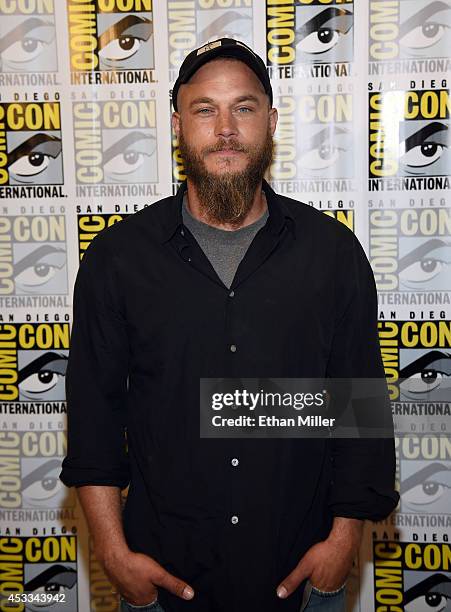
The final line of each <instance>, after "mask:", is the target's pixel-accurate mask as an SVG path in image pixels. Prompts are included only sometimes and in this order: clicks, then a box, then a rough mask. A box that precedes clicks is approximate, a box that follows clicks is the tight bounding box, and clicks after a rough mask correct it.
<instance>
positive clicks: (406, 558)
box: [373, 540, 451, 612]
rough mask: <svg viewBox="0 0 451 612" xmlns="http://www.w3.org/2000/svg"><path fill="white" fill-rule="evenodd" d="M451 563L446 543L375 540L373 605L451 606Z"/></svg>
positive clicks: (412, 609)
mask: <svg viewBox="0 0 451 612" xmlns="http://www.w3.org/2000/svg"><path fill="white" fill-rule="evenodd" d="M450 565H451V547H450V545H449V544H447V543H419V542H397V541H390V540H386V541H377V540H376V541H374V542H373V572H374V609H375V610H387V611H388V610H390V611H391V612H402V611H403V610H404V611H405V612H427V611H428V610H430V611H431V612H432V611H433V610H449V609H451V574H450V571H451V567H450Z"/></svg>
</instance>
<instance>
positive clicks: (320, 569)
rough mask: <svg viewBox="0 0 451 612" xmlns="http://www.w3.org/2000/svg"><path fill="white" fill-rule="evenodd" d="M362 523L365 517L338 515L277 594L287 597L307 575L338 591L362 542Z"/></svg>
mask: <svg viewBox="0 0 451 612" xmlns="http://www.w3.org/2000/svg"><path fill="white" fill-rule="evenodd" d="M362 525H363V521H359V520H356V519H345V518H336V519H335V520H334V527H333V529H332V531H331V533H330V535H329V537H328V538H327V540H324V542H319V543H318V544H314V545H313V546H312V547H311V548H309V550H308V551H307V552H306V553H305V555H304V556H303V557H302V559H301V560H300V561H299V563H298V564H297V566H296V567H295V568H294V570H293V571H292V572H291V573H290V574H288V576H287V577H286V578H285V580H283V581H282V582H281V583H280V585H279V586H278V587H277V595H278V597H280V598H282V599H284V598H285V597H288V596H289V595H291V593H293V592H294V591H295V590H296V589H297V588H298V586H299V585H300V584H301V582H302V581H303V580H306V579H307V578H309V579H310V582H311V583H312V585H313V586H314V587H315V588H317V589H319V590H320V591H336V590H337V589H339V588H340V587H341V586H343V584H344V583H345V582H346V579H347V577H348V575H349V573H350V571H351V568H352V562H353V561H354V557H355V555H356V553H357V550H358V548H359V546H360V540H361V535H362Z"/></svg>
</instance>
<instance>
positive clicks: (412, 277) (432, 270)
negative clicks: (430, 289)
mask: <svg viewBox="0 0 451 612" xmlns="http://www.w3.org/2000/svg"><path fill="white" fill-rule="evenodd" d="M445 265H446V262H444V261H441V260H440V259H435V258H434V257H423V258H422V259H419V260H418V261H415V262H414V263H412V264H411V265H410V266H407V268H405V269H404V270H402V271H401V272H400V273H399V278H400V279H401V280H403V281H410V282H413V283H415V282H416V283H424V282H426V281H430V280H432V279H433V278H435V277H436V276H438V275H439V274H440V273H441V272H442V271H443V268H444V267H445Z"/></svg>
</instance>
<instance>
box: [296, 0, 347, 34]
mask: <svg viewBox="0 0 451 612" xmlns="http://www.w3.org/2000/svg"><path fill="white" fill-rule="evenodd" d="M352 16H353V13H351V12H350V11H346V10H345V9H338V8H335V7H330V8H327V9H325V10H324V11H322V12H321V13H318V15H315V16H314V17H312V18H311V19H309V21H307V22H306V23H304V25H303V26H301V27H300V28H299V30H297V32H296V42H299V41H300V40H301V39H302V38H305V37H306V36H308V35H309V34H311V33H312V32H316V30H318V29H319V28H320V27H321V26H322V25H323V24H324V23H327V22H328V21H330V20H331V19H334V18H337V17H344V18H349V17H352ZM351 27H352V23H351V24H350V25H349V27H348V28H347V29H346V30H344V32H347V31H348V30H350V29H351Z"/></svg>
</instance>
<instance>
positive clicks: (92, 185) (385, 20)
mask: <svg viewBox="0 0 451 612" xmlns="http://www.w3.org/2000/svg"><path fill="white" fill-rule="evenodd" d="M0 17H1V20H0V199H1V203H0V306H1V319H0V414H1V430H0V519H1V538H0V580H1V581H2V588H3V589H4V590H5V591H6V593H7V594H9V593H20V592H22V591H23V590H27V591H33V592H48V591H49V590H51V591H50V592H53V593H55V592H60V593H64V594H65V596H66V603H65V604H55V605H53V606H52V609H54V610H55V612H56V611H57V610H64V611H65V612H69V611H72V610H73V611H74V612H75V611H77V610H80V612H81V611H85V610H88V609H91V610H93V611H94V610H95V611H98V612H100V611H105V612H106V611H110V610H116V609H117V601H116V598H115V596H114V595H112V594H111V589H110V587H109V585H108V583H107V581H106V579H105V577H104V576H103V575H102V572H101V571H100V568H99V566H98V564H97V562H96V560H95V558H94V557H93V554H92V551H91V548H90V542H89V538H88V535H87V532H86V529H85V526H84V522H83V518H82V515H81V511H80V508H79V506H78V505H77V503H76V499H75V495H74V492H73V491H72V490H71V491H68V490H67V489H64V487H63V486H62V485H61V483H60V482H59V480H58V474H59V471H60V465H61V461H62V458H63V456H64V454H65V450H66V434H65V412H66V405H65V397H64V376H65V371H66V364H67V356H68V352H69V348H70V347H69V338H70V325H71V295H72V287H73V282H74V279H75V275H76V272H77V267H78V262H79V260H80V258H81V257H82V256H83V253H84V251H85V249H86V248H87V246H88V245H89V243H90V241H91V240H92V238H93V237H94V236H95V235H96V234H97V233H98V232H99V231H101V230H102V229H103V228H104V227H106V226H107V225H109V224H111V223H115V222H118V221H120V220H121V219H122V218H123V217H124V216H126V215H128V214H132V213H133V212H135V211H137V210H139V209H141V208H142V207H143V206H147V205H150V204H152V202H154V201H156V200H158V199H160V198H161V197H164V196H166V195H168V194H170V193H173V192H174V190H175V189H176V187H177V183H178V181H179V180H180V179H182V178H183V161H182V160H181V158H180V155H179V152H178V149H177V142H176V141H175V139H174V136H173V134H171V130H170V115H171V107H170V90H171V87H172V83H173V82H174V79H175V77H176V74H177V71H178V67H179V66H180V63H181V61H182V60H183V57H184V56H185V55H186V54H187V53H188V52H189V51H190V50H192V49H193V48H195V47H196V46H198V45H200V44H201V43H204V42H207V41H209V40H210V41H211V40H214V39H215V38H218V37H221V36H231V37H236V38H239V39H241V40H243V41H244V42H246V43H248V44H249V45H250V46H252V47H253V48H254V49H255V50H256V52H258V53H259V54H260V55H261V56H262V57H264V58H265V61H266V63H267V65H268V70H269V73H270V76H271V78H272V81H273V88H274V95H275V105H276V106H277V107H278V109H279V114H280V120H279V126H278V129H277V133H276V141H277V146H276V154H275V159H274V163H273V165H272V166H271V168H270V172H269V179H270V181H271V182H272V184H273V186H274V188H275V189H276V190H277V191H279V192H281V193H283V194H286V195H288V196H291V197H293V198H296V199H299V200H302V201H304V202H307V203H308V204H310V205H311V206H314V207H316V208H319V209H320V210H322V211H324V213H325V214H329V215H333V216H335V217H337V218H338V219H339V221H341V222H343V223H345V224H347V225H348V226H349V227H350V228H351V229H352V230H353V231H355V232H356V234H357V236H358V237H359V239H360V241H361V242H362V244H363V245H364V247H365V249H366V252H367V254H368V257H369V259H370V261H371V264H372V266H373V269H374V272H375V276H376V281H377V285H378V290H379V300H380V313H379V318H380V336H381V346H382V351H383V358H384V365H385V368H386V375H387V378H388V381H389V384H390V390H391V393H392V399H393V407H394V410H395V414H396V422H397V427H398V428H399V432H400V433H404V434H408V436H407V437H405V436H403V437H400V438H399V441H398V470H397V480H398V485H399V488H400V491H401V503H400V507H399V508H398V509H397V511H396V512H395V513H394V514H393V515H392V516H391V517H390V518H389V519H388V520H386V521H384V522H382V523H379V524H369V525H368V527H367V530H366V534H365V540H364V545H363V547H362V551H361V554H360V557H359V562H358V564H356V567H355V570H354V573H353V576H352V578H351V580H350V589H349V606H348V607H349V610H355V611H357V610H360V611H362V612H371V611H372V610H378V611H379V612H388V611H391V612H398V611H400V610H409V611H421V612H424V611H425V610H429V609H433V610H445V607H446V606H447V607H446V609H451V568H450V564H451V548H450V546H449V542H448V537H449V534H450V531H451V530H450V513H451V442H450V440H449V435H446V434H449V430H450V413H449V405H450V381H451V378H450V377H451V326H450V321H449V319H450V317H449V313H450V289H451V286H450V285H451V283H450V280H451V277H450V264H451V237H450V228H451V215H450V200H449V175H450V174H451V152H450V151H451V150H450V143H451V136H450V133H451V132H450V120H449V118H450V111H451V102H450V98H449V89H448V88H449V79H450V78H451V63H450V58H449V56H450V55H451V29H450V28H451V0H440V1H436V0H367V1H366V0H355V1H354V2H352V1H347V0H343V1H340V0H266V2H265V0H253V1H252V0H0ZM399 378H402V379H403V382H402V384H401V385H400V386H399V387H398V386H397V385H395V383H396V381H397V380H398V379H399ZM99 435H101V432H99ZM0 609H1V610H9V609H14V610H24V609H27V610H33V609H35V608H34V607H33V606H32V605H29V604H26V605H25V604H23V603H20V602H19V603H16V604H15V605H14V606H13V607H12V608H8V607H7V605H6V603H5V601H2V602H1V603H0ZM36 609H37V608H36Z"/></svg>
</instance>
